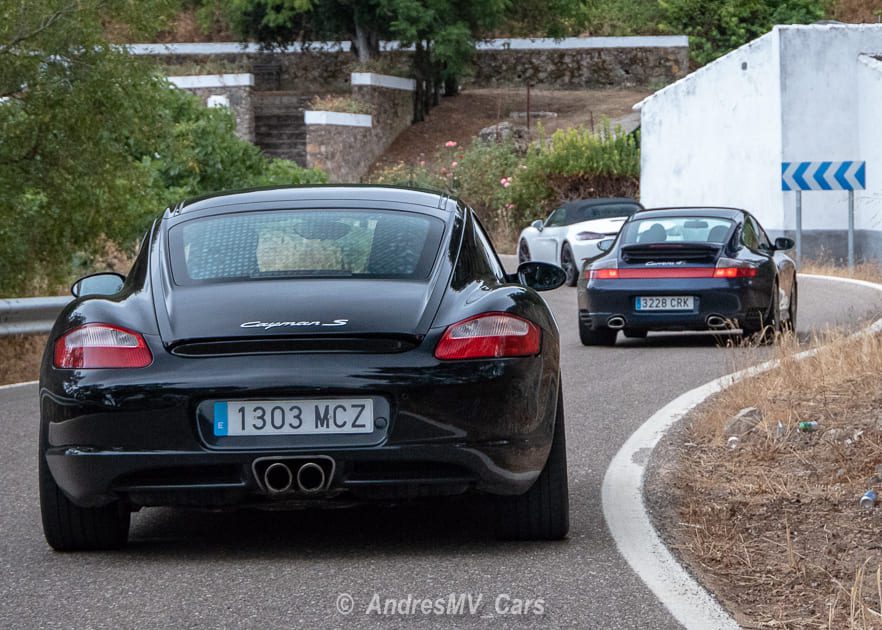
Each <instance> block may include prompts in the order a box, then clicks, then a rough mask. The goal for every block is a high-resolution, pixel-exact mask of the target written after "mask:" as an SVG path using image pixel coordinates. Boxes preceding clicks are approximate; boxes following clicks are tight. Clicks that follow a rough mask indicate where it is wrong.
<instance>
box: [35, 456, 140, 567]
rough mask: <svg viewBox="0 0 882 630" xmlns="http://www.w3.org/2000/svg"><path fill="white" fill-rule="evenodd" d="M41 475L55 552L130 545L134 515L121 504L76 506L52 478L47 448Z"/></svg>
mask: <svg viewBox="0 0 882 630" xmlns="http://www.w3.org/2000/svg"><path fill="white" fill-rule="evenodd" d="M38 475H39V481H40V512H41V513H42V517H43V535H44V536H45V537H46V542H48V543H49V545H50V546H51V547H52V548H53V549H55V550H56V551H84V550H97V549H118V548H120V547H122V546H124V545H125V544H126V542H127V541H128V538H129V524H130V522H131V512H129V510H128V509H127V508H126V507H125V506H124V505H122V504H121V503H120V502H119V501H115V502H113V503H111V504H109V505H105V506H102V507H96V508H82V507H79V506H78V505H75V504H74V503H73V502H72V501H71V500H70V499H68V498H67V497H66V496H65V495H64V493H63V492H62V491H61V488H59V487H58V484H56V483H55V479H53V478H52V473H51V472H49V465H48V464H47V463H46V451H45V448H43V447H41V448H40V463H39V471H38Z"/></svg>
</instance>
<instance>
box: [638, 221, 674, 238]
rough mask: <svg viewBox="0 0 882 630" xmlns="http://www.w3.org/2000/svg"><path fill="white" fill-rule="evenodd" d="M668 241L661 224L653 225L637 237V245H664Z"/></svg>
mask: <svg viewBox="0 0 882 630" xmlns="http://www.w3.org/2000/svg"><path fill="white" fill-rule="evenodd" d="M667 240H668V233H667V231H666V230H665V226H663V225H662V224H661V223H653V224H652V225H650V226H649V229H648V230H646V231H645V232H644V233H643V234H641V235H640V236H638V237H637V242H638V243H664V242H665V241H667Z"/></svg>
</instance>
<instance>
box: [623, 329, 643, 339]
mask: <svg viewBox="0 0 882 630" xmlns="http://www.w3.org/2000/svg"><path fill="white" fill-rule="evenodd" d="M622 332H623V333H624V335H625V337H627V338H628V339H646V335H647V331H645V330H634V329H633V328H625V329H624V330H623V331H622Z"/></svg>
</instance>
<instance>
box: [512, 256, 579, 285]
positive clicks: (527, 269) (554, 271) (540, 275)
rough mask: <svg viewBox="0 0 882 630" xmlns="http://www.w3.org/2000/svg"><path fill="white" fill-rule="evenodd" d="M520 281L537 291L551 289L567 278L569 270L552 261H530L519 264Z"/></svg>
mask: <svg viewBox="0 0 882 630" xmlns="http://www.w3.org/2000/svg"><path fill="white" fill-rule="evenodd" d="M517 279H518V282H520V283H521V284H523V285H524V286H527V287H530V288H531V289H533V290H535V291H551V290H552V289H556V288H558V287H559V286H561V285H562V284H563V283H564V282H566V279H567V272H566V271H564V270H563V269H561V268H560V267H558V266H557V265H552V264H550V263H544V262H537V261H530V262H525V263H521V264H520V265H519V266H518V273H517Z"/></svg>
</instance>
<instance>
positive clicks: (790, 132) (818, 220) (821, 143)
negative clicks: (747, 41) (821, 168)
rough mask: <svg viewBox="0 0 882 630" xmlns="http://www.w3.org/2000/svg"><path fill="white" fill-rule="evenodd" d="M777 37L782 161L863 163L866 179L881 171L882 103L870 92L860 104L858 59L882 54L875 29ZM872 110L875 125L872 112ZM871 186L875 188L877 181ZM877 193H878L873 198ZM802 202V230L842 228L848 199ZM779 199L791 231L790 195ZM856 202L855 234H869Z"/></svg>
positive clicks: (824, 196)
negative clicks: (881, 130) (865, 163)
mask: <svg viewBox="0 0 882 630" xmlns="http://www.w3.org/2000/svg"><path fill="white" fill-rule="evenodd" d="M778 30H779V33H780V40H781V110H782V131H783V138H782V140H783V142H782V149H783V152H782V161H785V162H803V161H821V160H830V161H841V160H866V161H868V162H871V163H870V164H868V172H872V171H874V170H877V169H879V168H880V167H882V162H880V161H879V160H878V158H879V157H882V156H880V154H879V151H880V150H879V148H878V147H879V144H878V138H879V135H878V129H879V127H880V125H882V98H880V93H879V92H878V91H877V90H874V89H873V86H872V85H868V86H867V87H866V90H865V91H866V94H865V97H861V94H860V92H861V88H860V85H859V75H860V76H861V77H867V76H872V72H871V71H870V69H869V68H868V67H867V66H866V65H865V64H864V63H861V62H860V61H859V60H858V58H859V57H860V55H861V53H867V52H875V51H882V26H880V25H823V26H786V27H779V29H778ZM862 69H863V70H867V72H864V71H863V70H862ZM874 107H875V110H874V111H875V114H876V115H875V120H874V119H873V118H874V117H873V116H872V113H871V112H872V111H873V108H874ZM862 108H863V115H862V114H861V109H862ZM871 136H872V137H875V138H876V140H877V141H876V143H875V145H872V144H871V143H870V142H868V139H869V138H870V137H871ZM874 157H875V158H876V159H875V160H873V159H872V158H874ZM873 161H875V164H873V163H872V162H873ZM875 182H876V185H877V186H878V185H879V184H878V182H879V180H878V179H875ZM868 184H869V182H868ZM879 192H882V191H880V190H879V189H878V188H877V193H876V194H878V193H879ZM861 196H862V197H865V196H866V195H861ZM802 199H803V229H805V230H831V229H832V230H844V229H846V228H847V227H848V193H846V192H813V193H804V194H803V197H802ZM785 200H786V201H785V204H786V205H785V207H786V210H785V227H787V228H790V229H792V228H793V227H795V223H794V215H793V193H788V194H786V195H785ZM858 202H859V203H857V204H856V208H857V211H856V213H855V216H856V217H858V219H857V221H856V227H857V228H858V229H861V228H870V227H871V225H869V224H866V222H865V215H866V214H867V213H866V211H865V208H864V207H863V204H864V202H863V201H862V200H860V199H859V200H858ZM876 227H878V224H876Z"/></svg>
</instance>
